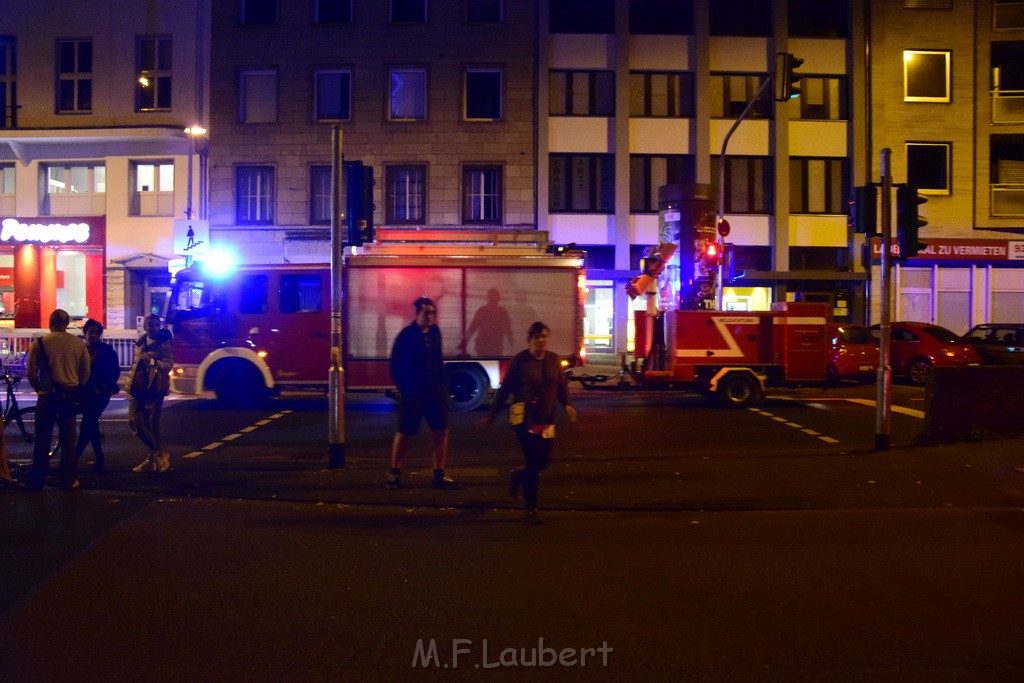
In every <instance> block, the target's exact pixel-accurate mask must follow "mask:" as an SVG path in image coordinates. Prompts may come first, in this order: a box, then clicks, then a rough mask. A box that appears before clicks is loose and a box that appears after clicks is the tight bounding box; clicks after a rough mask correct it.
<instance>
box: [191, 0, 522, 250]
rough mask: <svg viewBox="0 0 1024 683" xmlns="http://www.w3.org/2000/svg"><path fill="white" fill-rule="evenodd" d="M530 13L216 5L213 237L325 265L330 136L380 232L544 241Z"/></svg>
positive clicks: (255, 2)
mask: <svg viewBox="0 0 1024 683" xmlns="http://www.w3.org/2000/svg"><path fill="white" fill-rule="evenodd" d="M536 11H537V10H536V6H535V3H534V2H532V0H504V1H503V2H502V1H500V0H466V1H462V0H460V1H459V2H438V1H434V2H428V1H427V0H387V1H380V2H377V1H369V0H363V1H360V0H354V1H350V0H346V1H338V0H333V1H328V0H318V1H317V2H308V3H306V2H303V3H291V2H278V1H277V0H241V1H240V2H233V3H228V2H225V3H215V4H214V7H213V15H212V23H213V27H214V32H213V35H214V37H215V40H214V42H213V45H212V51H211V55H212V75H211V88H212V93H211V94H212V99H211V115H210V131H211V132H210V150H209V199H210V214H209V219H210V234H211V240H212V241H213V242H214V243H216V244H223V245H231V247H232V248H234V249H235V251H236V255H237V257H238V258H239V259H241V260H243V261H246V262H264V263H274V262H277V263H280V262H316V261H320V262H325V261H327V260H329V258H330V230H329V225H330V219H331V206H330V186H331V185H330V183H331V163H332V158H331V136H332V128H333V127H334V126H335V125H337V126H339V128H340V130H341V135H342V155H343V157H344V160H345V162H346V163H349V162H361V163H362V164H364V166H367V167H370V168H372V172H373V175H374V186H373V203H374V205H375V212H374V219H375V223H376V224H377V225H378V226H390V227H410V228H432V227H444V228H458V227H469V228H479V227H499V228H524V229H531V230H532V229H535V228H536V207H535V192H534V188H535V184H536V179H535V177H534V156H535V149H536V139H535V127H536V126H535V117H534V107H533V102H534V97H535V80H534V76H535V59H536V55H535V43H536V34H535V26H536Z"/></svg>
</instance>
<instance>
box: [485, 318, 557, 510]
mask: <svg viewBox="0 0 1024 683" xmlns="http://www.w3.org/2000/svg"><path fill="white" fill-rule="evenodd" d="M550 338H551V330H550V329H549V328H548V326H547V325H545V324H544V323H542V322H535V323H533V324H532V325H530V330H529V333H528V335H527V339H528V345H527V348H526V350H525V351H520V352H519V353H518V354H516V356H515V357H514V358H513V359H512V363H511V365H509V367H508V370H507V371H506V372H505V377H504V378H503V379H502V381H501V387H500V388H499V389H498V392H497V393H496V394H495V395H494V400H493V401H492V402H491V410H490V412H489V413H488V414H487V415H486V416H485V417H484V418H483V420H482V421H483V422H484V423H485V424H488V423H490V422H493V421H494V416H495V415H496V414H497V412H498V411H499V410H501V409H502V408H503V407H504V405H505V402H506V401H507V400H508V397H509V396H513V397H514V398H513V405H516V404H520V403H522V404H524V406H523V408H524V413H523V420H522V421H521V422H520V423H519V424H515V425H513V429H514V430H515V433H516V438H518V439H519V446H520V447H521V448H522V449H523V466H522V467H520V468H519V469H517V470H513V471H512V473H511V475H510V476H511V480H510V482H509V490H510V492H511V494H512V497H513V498H518V497H519V489H520V487H521V488H522V489H523V498H524V502H525V506H526V521H527V522H529V523H531V524H540V523H541V519H540V517H539V515H538V514H537V489H538V486H539V483H540V473H541V470H543V469H544V468H545V467H547V466H548V461H549V460H550V459H551V446H552V444H553V443H554V440H555V406H556V405H557V404H558V403H561V404H562V406H563V407H564V408H565V414H566V416H568V418H569V421H570V422H575V421H576V409H575V408H573V407H572V406H571V405H569V390H568V388H567V383H566V378H565V372H564V371H563V370H562V363H561V360H560V359H559V357H558V355H557V354H555V353H552V352H550V351H548V350H547V347H548V341H549V340H550ZM511 421H512V420H511V419H510V423H511Z"/></svg>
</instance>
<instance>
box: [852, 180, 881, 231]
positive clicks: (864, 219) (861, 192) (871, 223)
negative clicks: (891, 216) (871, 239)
mask: <svg viewBox="0 0 1024 683" xmlns="http://www.w3.org/2000/svg"><path fill="white" fill-rule="evenodd" d="M849 225H850V226H851V227H852V228H853V231H854V232H858V233H863V234H865V235H873V234H875V233H877V232H878V190H877V189H876V188H875V186H874V185H861V186H859V187H855V188H853V200H852V201H851V202H850V222H849Z"/></svg>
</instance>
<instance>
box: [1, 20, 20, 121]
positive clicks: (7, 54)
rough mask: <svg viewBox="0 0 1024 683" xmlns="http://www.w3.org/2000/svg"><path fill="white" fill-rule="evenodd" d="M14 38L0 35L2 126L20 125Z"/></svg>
mask: <svg viewBox="0 0 1024 683" xmlns="http://www.w3.org/2000/svg"><path fill="white" fill-rule="evenodd" d="M16 73H17V71H16V69H15V62H14V38H11V37H6V36H3V37H0V128H17V127H18V98H17V94H18V93H17V88H16V84H15V79H14V76H15V74H16Z"/></svg>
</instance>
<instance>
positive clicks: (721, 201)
mask: <svg viewBox="0 0 1024 683" xmlns="http://www.w3.org/2000/svg"><path fill="white" fill-rule="evenodd" d="M774 79H775V73H774V72H773V73H770V74H768V78H766V79H764V83H762V84H761V87H760V88H758V90H757V93H756V94H755V95H754V96H753V97H752V98H750V101H749V102H747V106H746V107H745V108H744V109H743V113H741V114H740V115H739V118H737V119H736V120H735V121H734V122H733V124H732V127H731V128H730V129H729V132H728V133H726V134H725V137H724V138H722V152H721V154H719V155H718V219H717V220H716V222H715V229H716V230H717V229H718V223H719V222H721V220H722V213H723V212H724V211H725V148H726V147H728V146H729V138H731V137H732V134H733V133H734V132H735V131H736V129H737V128H739V126H740V123H742V122H743V119H745V118H746V117H747V114H749V113H750V110H751V109H753V108H754V103H755V102H757V100H758V99H759V98H760V97H761V93H763V92H764V91H765V88H767V87H768V86H769V85H771V83H772V81H773V80H774ZM718 253H719V254H720V256H719V258H718V268H717V269H716V273H715V278H716V280H717V282H716V283H715V310H718V311H720V310H722V295H723V293H724V292H723V291H722V290H723V289H724V288H723V287H722V285H723V282H722V275H723V271H724V268H725V258H724V257H725V237H723V236H722V235H721V233H719V235H718Z"/></svg>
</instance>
